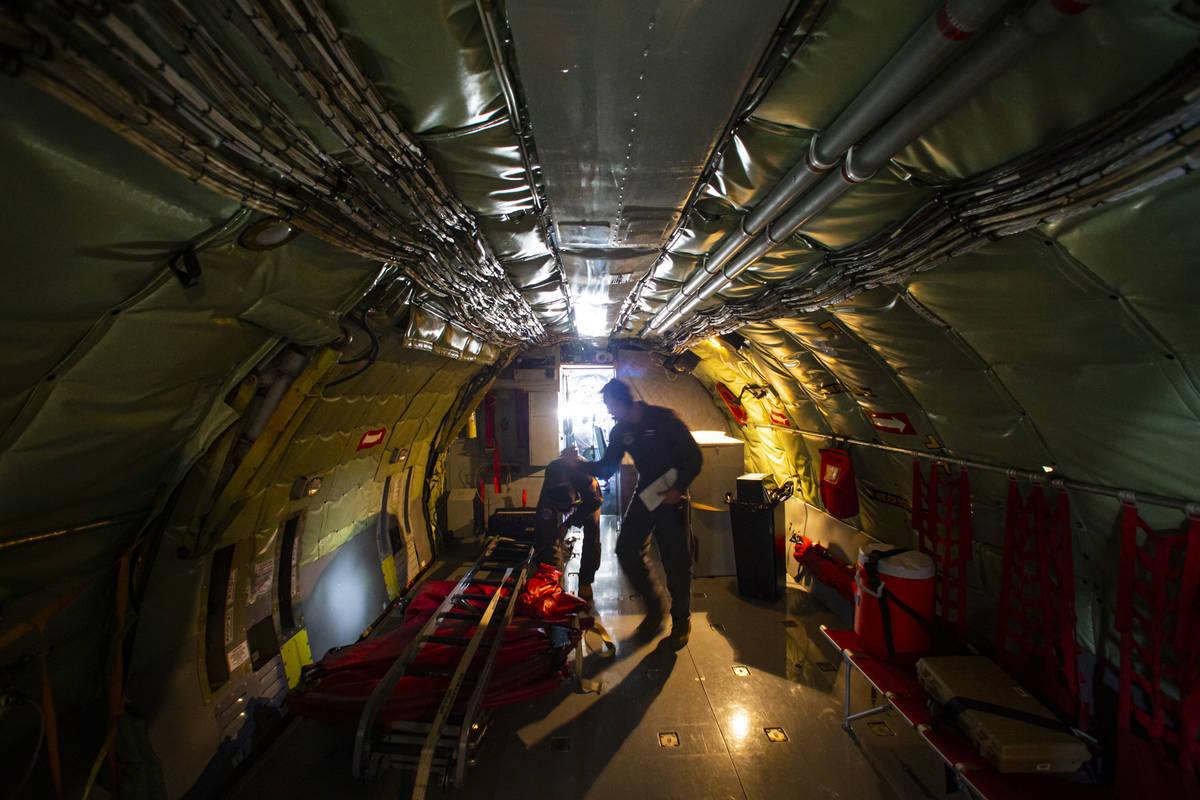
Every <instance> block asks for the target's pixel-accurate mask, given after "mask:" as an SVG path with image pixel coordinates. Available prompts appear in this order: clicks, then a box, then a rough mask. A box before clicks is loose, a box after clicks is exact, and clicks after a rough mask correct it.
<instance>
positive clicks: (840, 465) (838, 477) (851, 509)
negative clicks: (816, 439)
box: [821, 449, 858, 518]
mask: <svg viewBox="0 0 1200 800" xmlns="http://www.w3.org/2000/svg"><path fill="white" fill-rule="evenodd" d="M821 502H822V503H824V504H825V510H826V511H828V512H829V513H830V514H832V515H833V516H835V517H840V518H845V517H853V516H854V515H855V514H857V513H858V487H857V486H856V485H855V483H854V463H853V462H852V461H851V460H850V454H849V453H848V452H846V451H845V450H834V449H826V450H822V451H821Z"/></svg>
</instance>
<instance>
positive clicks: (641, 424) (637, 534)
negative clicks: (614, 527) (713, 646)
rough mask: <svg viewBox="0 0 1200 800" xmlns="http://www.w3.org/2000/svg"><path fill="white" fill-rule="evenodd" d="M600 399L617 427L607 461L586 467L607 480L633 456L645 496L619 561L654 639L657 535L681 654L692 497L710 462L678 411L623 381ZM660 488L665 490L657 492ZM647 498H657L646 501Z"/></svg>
mask: <svg viewBox="0 0 1200 800" xmlns="http://www.w3.org/2000/svg"><path fill="white" fill-rule="evenodd" d="M600 395H601V397H602V398H603V399H604V405H605V406H606V407H607V408H608V412H609V413H610V414H611V415H612V417H613V419H614V420H616V425H615V426H613V429H612V433H611V434H609V438H608V449H607V450H605V452H604V456H603V457H602V458H601V459H600V460H599V461H586V462H583V464H582V467H583V469H584V470H585V471H586V472H588V473H589V474H591V475H595V476H596V477H597V478H600V479H602V480H603V479H607V478H609V477H611V476H612V474H613V473H614V472H616V470H617V467H618V466H619V465H620V464H621V459H622V457H623V456H624V455H625V454H626V453H629V455H630V457H632V458H633V464H634V467H636V468H637V472H638V482H637V490H636V491H635V492H634V495H633V498H632V499H631V500H630V502H629V507H628V508H627V509H625V516H624V518H623V520H622V522H621V533H620V534H619V535H618V536H617V561H618V562H619V563H620V565H621V570H622V571H623V572H624V573H625V575H626V577H628V578H629V582H630V583H631V584H632V585H633V588H634V589H636V590H637V591H638V592H639V593H640V594H641V595H642V597H644V598H646V618H645V619H644V620H643V621H642V623H641V624H640V625H639V626H638V631H637V633H638V635H639V636H647V637H648V636H653V635H654V634H655V633H657V632H658V630H659V628H660V627H661V626H662V622H663V608H662V600H661V599H660V594H661V593H660V591H659V586H658V582H657V580H655V578H654V576H653V574H652V573H651V572H650V566H649V564H648V563H647V554H648V552H649V550H650V537H651V535H653V536H654V538H655V540H656V541H657V542H658V552H659V555H660V556H661V558H662V565H663V571H664V572H665V573H666V575H667V591H668V593H669V594H670V596H671V635H670V644H671V646H672V647H674V648H675V649H677V650H678V649H679V648H681V647H683V646H684V645H686V644H687V641H688V636H689V634H690V633H691V596H692V594H691V593H692V553H691V535H690V531H689V530H688V503H687V496H686V493H687V488H688V485H689V484H691V482H692V481H693V480H694V479H695V477H696V476H697V475H699V474H700V467H701V466H702V464H703V462H704V456H703V455H702V454H701V452H700V447H699V446H698V445H697V444H696V440H695V439H693V438H692V434H691V432H690V431H689V430H688V429H687V426H686V425H684V424H683V422H682V421H681V420H680V419H679V417H677V416H676V415H675V412H674V411H672V410H671V409H669V408H663V407H662V406H652V405H647V404H646V403H642V402H635V401H634V399H633V392H631V391H630V389H629V386H628V385H626V384H625V383H623V382H622V381H620V380H617V379H615V378H614V379H613V380H611V381H609V382H608V383H606V384H605V385H604V387H603V388H602V389H601V390H600ZM670 470H675V475H674V480H667V481H665V482H662V481H661V480H660V479H663V478H664V477H665V476H667V473H668V472H669V471H670ZM656 483H661V485H657V486H654V487H652V484H656ZM646 492H649V493H653V495H654V496H651V495H649V494H646V495H644V494H643V493H646ZM651 506H652V508H651Z"/></svg>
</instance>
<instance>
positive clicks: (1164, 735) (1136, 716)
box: [1114, 502, 1200, 771]
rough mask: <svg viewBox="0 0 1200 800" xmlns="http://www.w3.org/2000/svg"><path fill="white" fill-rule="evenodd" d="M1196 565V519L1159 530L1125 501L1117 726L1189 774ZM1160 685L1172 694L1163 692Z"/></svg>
mask: <svg viewBox="0 0 1200 800" xmlns="http://www.w3.org/2000/svg"><path fill="white" fill-rule="evenodd" d="M1180 551H1182V552H1180ZM1198 562H1200V523H1198V522H1197V520H1196V519H1194V518H1193V519H1191V520H1190V522H1189V525H1188V529H1187V530H1186V531H1181V532H1178V533H1171V532H1167V533H1163V532H1158V531H1154V530H1152V529H1151V528H1150V527H1149V526H1148V525H1146V523H1145V522H1144V521H1142V519H1141V518H1140V517H1139V516H1138V513H1137V508H1136V506H1134V505H1133V503H1132V502H1124V503H1123V504H1122V508H1121V571H1120V575H1119V578H1118V583H1117V609H1116V614H1115V617H1114V624H1115V627H1116V629H1117V631H1118V632H1119V633H1120V634H1121V667H1120V677H1119V693H1118V699H1117V725H1118V729H1119V730H1120V731H1122V732H1126V733H1127V732H1129V731H1131V730H1132V724H1133V723H1135V722H1136V723H1137V724H1138V725H1139V726H1141V728H1143V729H1144V730H1145V738H1147V739H1148V740H1149V742H1150V744H1151V745H1152V747H1153V749H1154V752H1155V753H1156V754H1157V756H1158V759H1159V760H1160V761H1161V762H1162V763H1164V764H1169V763H1171V762H1172V761H1174V760H1176V759H1174V758H1173V757H1172V753H1177V754H1178V759H1177V760H1178V763H1179V764H1180V765H1181V766H1182V767H1184V768H1186V769H1189V770H1192V771H1195V770H1196V768H1197V765H1198V764H1200V744H1198V743H1197V741H1196V734H1197V729H1198V728H1200V697H1198V694H1197V693H1198V690H1197V685H1198V678H1200V641H1197V637H1196V636H1195V635H1193V633H1194V626H1195V625H1196V620H1197V616H1198V615H1200V609H1198V608H1197V604H1198V603H1200V598H1198V597H1197V591H1198V590H1200V564H1198ZM1139 599H1140V601H1141V602H1138V601H1139ZM1172 623H1173V624H1172ZM1135 633H1136V634H1137V635H1135ZM1164 684H1167V685H1171V686H1173V687H1174V689H1173V690H1172V691H1171V692H1170V693H1167V692H1165V691H1164ZM1135 688H1136V690H1137V691H1136V692H1135ZM1135 694H1136V695H1137V697H1138V701H1137V702H1134V695H1135ZM1122 769H1124V768H1122Z"/></svg>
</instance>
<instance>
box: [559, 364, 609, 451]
mask: <svg viewBox="0 0 1200 800" xmlns="http://www.w3.org/2000/svg"><path fill="white" fill-rule="evenodd" d="M612 377H613V369H612V367H567V366H564V367H563V368H562V385H561V388H560V389H559V394H558V421H559V435H560V436H561V440H560V441H561V444H562V446H563V447H566V446H568V445H572V444H573V445H575V447H576V448H577V449H578V450H579V455H580V456H582V457H583V458H585V459H588V460H589V461H592V460H595V459H597V458H599V457H600V455H601V450H600V443H601V441H603V437H606V436H608V432H609V431H610V430H612V426H613V418H612V417H611V416H609V414H608V409H606V408H605V407H604V400H603V399H601V397H600V389H601V387H603V386H604V384H606V383H608V382H609V381H610V380H612Z"/></svg>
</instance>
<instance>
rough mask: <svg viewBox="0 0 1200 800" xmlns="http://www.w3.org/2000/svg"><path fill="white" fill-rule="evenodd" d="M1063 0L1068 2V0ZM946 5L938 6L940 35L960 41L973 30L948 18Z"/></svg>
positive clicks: (948, 13) (953, 40)
mask: <svg viewBox="0 0 1200 800" xmlns="http://www.w3.org/2000/svg"><path fill="white" fill-rule="evenodd" d="M1065 1H1066V2H1070V0H1065ZM1056 2H1057V0H1056ZM948 5H949V3H942V5H941V7H940V8H938V12H937V26H938V31H939V32H940V33H941V34H942V36H945V37H946V38H947V39H949V40H950V41H952V42H961V41H962V40H963V39H966V38H967V37H969V36H970V35H971V34H972V33H974V31H973V30H969V29H967V28H960V27H959V26H958V25H956V24H955V22H954V20H953V19H951V18H950V12H949V11H948V10H947V9H946V6H948Z"/></svg>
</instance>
